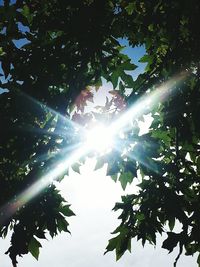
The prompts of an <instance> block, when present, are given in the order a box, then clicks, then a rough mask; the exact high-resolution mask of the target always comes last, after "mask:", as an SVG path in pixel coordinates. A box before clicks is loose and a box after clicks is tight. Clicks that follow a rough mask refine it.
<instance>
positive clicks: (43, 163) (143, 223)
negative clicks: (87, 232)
mask: <svg viewBox="0 0 200 267" xmlns="http://www.w3.org/2000/svg"><path fill="white" fill-rule="evenodd" d="M0 3H1V5H0V62H1V68H2V74H1V75H2V78H1V85H0V87H1V88H3V89H5V90H4V92H3V93H2V94H0V114H1V115H0V125H1V128H0V226H1V228H0V235H1V237H5V236H6V234H7V232H8V230H9V229H11V230H13V235H12V239H11V246H10V248H9V249H8V252H7V253H9V255H10V257H11V259H12V262H13V266H16V264H17V261H16V257H17V256H18V255H22V254H26V253H28V252H31V253H32V255H33V256H34V257H36V258H38V255H39V247H40V246H41V245H40V243H39V241H38V240H39V239H41V238H45V233H46V232H49V233H50V234H51V236H52V237H53V236H55V235H56V234H57V233H58V232H61V231H68V222H67V217H68V216H71V215H74V214H73V212H72V211H71V209H70V207H69V205H68V204H66V202H65V200H64V199H63V198H62V197H61V195H60V193H59V192H58V191H57V189H56V187H55V185H54V184H53V183H50V184H49V185H48V186H46V187H45V188H44V189H43V190H42V191H41V192H40V193H39V195H38V196H37V197H36V198H33V199H31V200H30V201H27V202H26V201H24V202H23V201H22V203H19V198H18V195H19V194H21V192H24V190H28V188H29V187H30V186H31V185H32V184H33V183H35V182H37V181H39V180H40V178H41V177H42V176H44V175H45V174H46V173H48V172H49V170H50V169H51V168H52V166H55V165H56V164H57V162H59V160H60V159H62V158H63V156H66V155H68V154H69V153H70V152H69V150H67V149H66V148H70V147H71V146H73V145H75V144H76V143H77V142H79V137H78V136H77V135H76V134H75V131H74V126H73V123H72V121H73V117H72V113H71V111H72V110H73V109H74V108H75V109H76V112H75V113H74V114H75V115H74V118H75V117H76V120H77V118H79V119H80V118H84V119H85V118H86V114H84V104H83V102H82V101H83V100H85V101H86V100H88V99H89V98H91V97H92V93H91V91H90V90H89V89H87V88H88V86H96V88H98V86H100V84H101V78H102V77H103V78H105V79H106V80H107V81H111V82H112V84H113V87H114V89H116V91H117V93H118V94H119V95H121V98H120V99H121V100H122V99H123V101H122V102H120V101H121V100H119V98H118V97H117V95H116V94H115V93H113V95H114V98H113V100H112V103H109V102H107V108H108V109H109V108H110V107H111V104H112V105H115V106H116V107H117V108H119V109H120V110H121V109H124V108H125V104H124V103H126V106H127V107H130V106H132V105H134V104H135V103H137V100H138V99H140V97H141V96H144V95H147V96H148V95H150V94H151V92H152V91H153V90H154V89H155V88H156V87H159V86H160V85H162V84H163V83H165V82H167V81H169V80H171V79H172V78H173V88H175V89H174V92H176V93H174V94H171V95H168V96H167V99H166V100H165V101H158V103H157V105H156V107H155V108H153V109H152V110H146V111H145V112H146V113H150V112H151V115H152V118H153V122H152V124H151V127H150V131H149V132H148V133H147V134H144V135H138V125H137V121H135V122H134V126H133V127H132V128H131V129H130V130H129V131H128V132H127V134H126V136H125V139H127V140H125V141H127V142H124V143H125V144H126V145H127V144H128V146H129V150H128V151H129V153H128V155H127V156H126V157H123V156H122V155H121V153H120V152H119V151H116V150H113V151H112V152H110V154H106V155H105V156H103V157H102V158H101V159H99V160H101V162H102V164H103V163H104V162H108V164H109V165H108V175H111V176H112V178H113V179H115V180H119V181H120V182H121V184H122V187H123V188H125V187H126V185H127V183H131V182H132V180H133V179H134V178H136V177H137V176H138V175H142V179H141V183H140V184H139V191H138V193H137V194H132V195H128V196H124V197H122V202H121V203H116V205H115V207H114V210H121V211H122V213H121V216H120V219H121V224H120V225H119V227H118V228H117V229H116V230H115V232H114V234H117V235H116V236H115V237H114V238H112V239H111V240H110V241H109V244H108V246H107V251H111V250H115V251H116V255H117V259H119V258H120V257H121V256H122V255H123V253H124V252H125V251H126V250H130V249H131V239H132V238H137V239H138V240H140V239H141V240H142V243H143V244H144V243H145V242H146V241H149V242H150V243H152V244H155V243H156V234H157V233H163V232H164V231H165V230H164V227H165V226H166V225H168V226H169V231H168V232H167V238H166V240H165V241H164V242H163V248H165V249H168V250H169V252H171V251H172V250H173V249H174V248H175V247H176V246H177V245H179V248H180V253H179V255H178V257H177V259H178V258H179V256H180V254H181V253H182V251H183V249H185V251H186V255H193V254H194V253H196V252H200V234H199V233H200V201H199V200H200V183H199V178H200V155H199V151H200V120H199V110H200V90H199V84H200V79H199V75H200V69H199V61H200V50H199V47H200V29H199V27H198V25H200V21H199V20H200V18H199V13H200V3H199V1H197V0H191V1H185V0H183V1H177V0H176V1H175V0H172V1H164V0H160V1H147V0H143V1H139V0H135V1H124V0H116V1H111V0H109V1H105V0H83V1H79V0H77V1H72V0H71V1H70V0H69V1H64V0H58V1H55V0H48V1H47V0H44V1H37V0H34V1H32V0H29V1H25V0H24V1H23V0H22V1H19V0H17V1H11V2H10V1H9V0H5V1H4V2H0ZM119 38H126V39H127V40H128V41H129V44H130V46H133V47H134V46H138V45H145V48H146V55H145V56H144V57H142V58H141V59H140V61H141V62H146V63H147V66H146V70H145V72H144V73H143V74H140V75H139V76H138V78H137V79H136V80H135V81H134V80H133V78H132V77H131V76H130V75H129V74H127V72H126V71H129V70H134V69H135V68H136V66H135V65H133V64H132V63H131V61H130V59H129V58H128V57H127V56H126V55H124V54H123V52H122V47H121V46H120V44H119V42H118V39H119ZM183 72H184V73H185V76H187V78H186V79H185V80H184V81H183V82H182V83H180V82H176V80H175V79H174V77H175V75H179V74H180V73H183ZM85 88H86V89H85ZM127 88H130V89H131V90H132V92H131V94H130V95H127V94H126V93H125V92H126V89H127ZM85 90H86V91H85ZM114 92H115V91H114ZM80 96H81V97H82V98H80ZM77 99H78V100H79V101H78V102H77ZM113 101H114V102H113ZM33 102H34V104H33ZM74 103H76V104H75V105H74ZM87 116H88V118H90V116H91V114H87ZM66 118H67V119H66ZM140 119H142V116H140V118H138V120H140ZM63 132H64V133H65V134H63ZM66 133H67V134H66ZM58 140H60V141H59V142H58ZM133 143H134V144H135V145H134V146H131V144H133ZM111 159H112V160H111ZM99 166H101V164H99ZM66 172H67V170H66ZM64 174H65V173H63V174H62V175H61V176H62V177H63V176H64ZM62 177H58V180H59V179H62ZM13 209H14V212H13ZM177 222H179V223H180V224H181V230H180V231H179V232H176V231H175V230H174V226H175V224H176V223H177ZM177 259H176V261H177ZM175 264H176V262H175ZM198 264H199V265H200V257H198Z"/></svg>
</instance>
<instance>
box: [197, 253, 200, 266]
mask: <svg viewBox="0 0 200 267" xmlns="http://www.w3.org/2000/svg"><path fill="white" fill-rule="evenodd" d="M197 263H198V265H199V267H200V253H199V256H198V258H197Z"/></svg>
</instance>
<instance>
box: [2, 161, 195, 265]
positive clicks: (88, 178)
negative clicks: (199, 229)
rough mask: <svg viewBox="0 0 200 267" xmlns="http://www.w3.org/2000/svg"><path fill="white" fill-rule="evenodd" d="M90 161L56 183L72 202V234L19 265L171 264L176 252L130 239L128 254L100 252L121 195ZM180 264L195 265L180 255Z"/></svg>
mask: <svg viewBox="0 0 200 267" xmlns="http://www.w3.org/2000/svg"><path fill="white" fill-rule="evenodd" d="M94 164H95V162H94V160H88V161H87V164H86V165H85V166H84V167H82V169H81V175H79V174H77V173H74V172H72V171H71V173H70V178H69V177H66V179H64V180H63V181H62V183H61V184H60V189H61V190H62V193H63V195H64V196H65V197H66V199H67V200H68V201H69V203H72V209H73V210H74V212H75V213H76V216H74V217H71V218H70V220H69V221H70V230H71V233H72V235H69V234H60V235H59V236H57V237H56V238H55V239H53V240H51V238H50V237H49V241H44V242H43V248H42V249H41V254H40V257H39V261H36V260H35V259H34V258H33V257H32V256H31V255H25V256H24V258H23V259H21V258H19V267H27V266H29V267H37V266H38V267H39V266H44V267H47V266H52V267H56V266H59V267H66V266H70V267H102V266H106V267H107V266H109V267H124V266H126V267H133V266H134V267H150V266H159V267H160V266H162V267H169V266H173V260H174V259H175V257H176V255H177V251H176V252H175V253H173V254H171V255H170V256H169V255H168V254H167V251H165V250H163V249H161V248H159V247H160V238H159V242H158V248H156V249H154V247H152V246H150V245H147V246H146V247H145V248H143V247H142V245H141V243H140V242H136V241H133V242H132V254H130V253H129V252H126V254H125V255H124V257H122V259H121V260H119V261H118V262H116V261H115V255H114V253H108V254H106V255H103V253H104V249H105V247H106V245H107V241H108V239H109V238H111V235H110V233H111V232H112V231H113V230H114V229H115V227H116V226H117V225H118V223H119V221H118V220H117V215H119V214H116V213H115V212H112V211H111V209H112V208H113V206H114V203H115V202H116V201H120V196H121V195H122V194H124V192H123V190H122V189H121V186H120V184H118V183H117V184H116V183H115V182H113V181H112V180H111V178H110V177H106V176H105V169H106V166H105V167H104V168H103V169H101V170H98V171H95V172H94V171H93V168H94ZM134 190H135V185H134V184H133V185H131V186H129V188H128V190H127V191H129V192H133V191H134ZM8 245H9V242H8V240H3V241H2V240H1V241H0V261H1V266H2V267H11V262H10V259H9V258H8V256H7V255H4V252H5V251H6V250H7V248H8ZM178 266H181V267H188V266H190V267H196V261H195V258H191V257H181V259H180V262H179V265H178Z"/></svg>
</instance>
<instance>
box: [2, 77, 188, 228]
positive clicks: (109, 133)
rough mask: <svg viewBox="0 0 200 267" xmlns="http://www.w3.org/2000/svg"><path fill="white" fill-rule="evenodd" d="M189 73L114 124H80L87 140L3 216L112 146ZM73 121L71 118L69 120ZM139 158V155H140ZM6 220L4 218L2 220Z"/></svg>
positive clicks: (7, 207) (4, 209) (147, 97)
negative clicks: (79, 163)
mask: <svg viewBox="0 0 200 267" xmlns="http://www.w3.org/2000/svg"><path fill="white" fill-rule="evenodd" d="M186 76H187V75H186V73H181V74H180V75H177V76H176V77H174V78H172V79H171V80H170V81H168V82H166V83H164V84H163V85H161V86H159V87H158V88H157V89H155V90H154V91H153V92H152V93H149V94H147V95H145V96H143V97H141V98H140V99H139V101H137V102H136V103H135V104H134V105H133V106H132V107H131V108H130V109H128V110H127V111H126V112H124V113H123V114H122V115H121V116H119V118H118V119H117V120H115V121H114V122H112V123H111V124H110V126H108V127H105V126H103V125H99V126H97V128H95V129H92V130H86V129H83V128H82V127H80V126H78V127H79V130H80V135H82V134H84V136H85V140H83V143H82V144H81V145H80V147H79V148H77V149H76V150H75V151H74V152H73V153H71V155H70V156H67V157H66V158H64V159H63V160H62V161H61V162H59V163H58V165H57V166H56V167H55V168H52V170H51V171H49V172H48V173H47V174H46V175H44V176H43V177H41V178H40V179H39V181H37V182H35V183H34V184H32V185H31V186H30V187H29V188H28V189H26V190H25V191H23V192H22V193H21V194H19V195H18V196H17V197H15V198H14V199H13V200H11V201H10V202H9V203H7V204H6V205H4V206H3V207H2V208H1V209H0V213H1V214H3V216H0V217H1V218H3V217H4V218H3V220H6V219H8V218H9V217H11V216H12V215H13V214H14V213H15V212H16V211H17V210H18V209H19V208H20V207H22V206H24V205H25V204H26V203H27V202H28V201H30V200H31V199H32V198H34V197H36V196H37V195H38V194H39V193H40V192H41V191H42V190H43V189H44V188H45V187H47V186H48V185H49V184H51V183H52V182H53V181H54V180H56V179H57V177H58V176H60V175H62V174H64V173H65V171H66V170H67V169H68V168H69V167H70V166H71V165H72V164H73V163H75V162H77V161H78V160H79V159H80V158H81V157H83V156H85V155H87V154H88V153H89V152H91V151H96V152H102V151H106V149H109V148H111V147H112V146H113V144H114V141H113V140H114V138H115V136H117V135H119V132H120V131H122V130H123V129H124V131H126V129H127V127H131V122H132V121H133V120H135V119H137V118H139V117H140V116H141V115H143V114H144V113H145V112H146V111H147V110H150V109H153V108H154V107H155V105H157V104H158V103H160V102H164V101H165V99H166V98H167V97H168V96H169V95H172V93H174V91H175V85H177V83H180V82H182V81H183V80H184V79H185V78H186ZM29 99H31V100H32V101H33V102H34V103H36V104H38V105H43V104H41V103H40V102H39V101H37V100H34V99H32V98H30V97H29ZM44 109H47V110H48V111H50V112H52V113H53V114H55V115H59V116H60V117H61V119H62V120H63V123H66V121H67V122H69V119H68V118H66V117H64V116H62V115H61V114H59V113H57V112H56V111H54V110H52V109H50V108H48V107H46V106H44ZM69 123H71V121H70V122H69ZM136 160H137V158H136ZM0 223H2V221H0Z"/></svg>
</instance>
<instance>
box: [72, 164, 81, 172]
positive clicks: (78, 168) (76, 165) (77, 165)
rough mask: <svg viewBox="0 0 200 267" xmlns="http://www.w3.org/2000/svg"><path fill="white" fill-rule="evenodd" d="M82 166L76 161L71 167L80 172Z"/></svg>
mask: <svg viewBox="0 0 200 267" xmlns="http://www.w3.org/2000/svg"><path fill="white" fill-rule="evenodd" d="M80 166H81V164H80V163H74V164H73V165H72V166H71V168H72V170H73V171H75V172H77V173H79V174H80Z"/></svg>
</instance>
